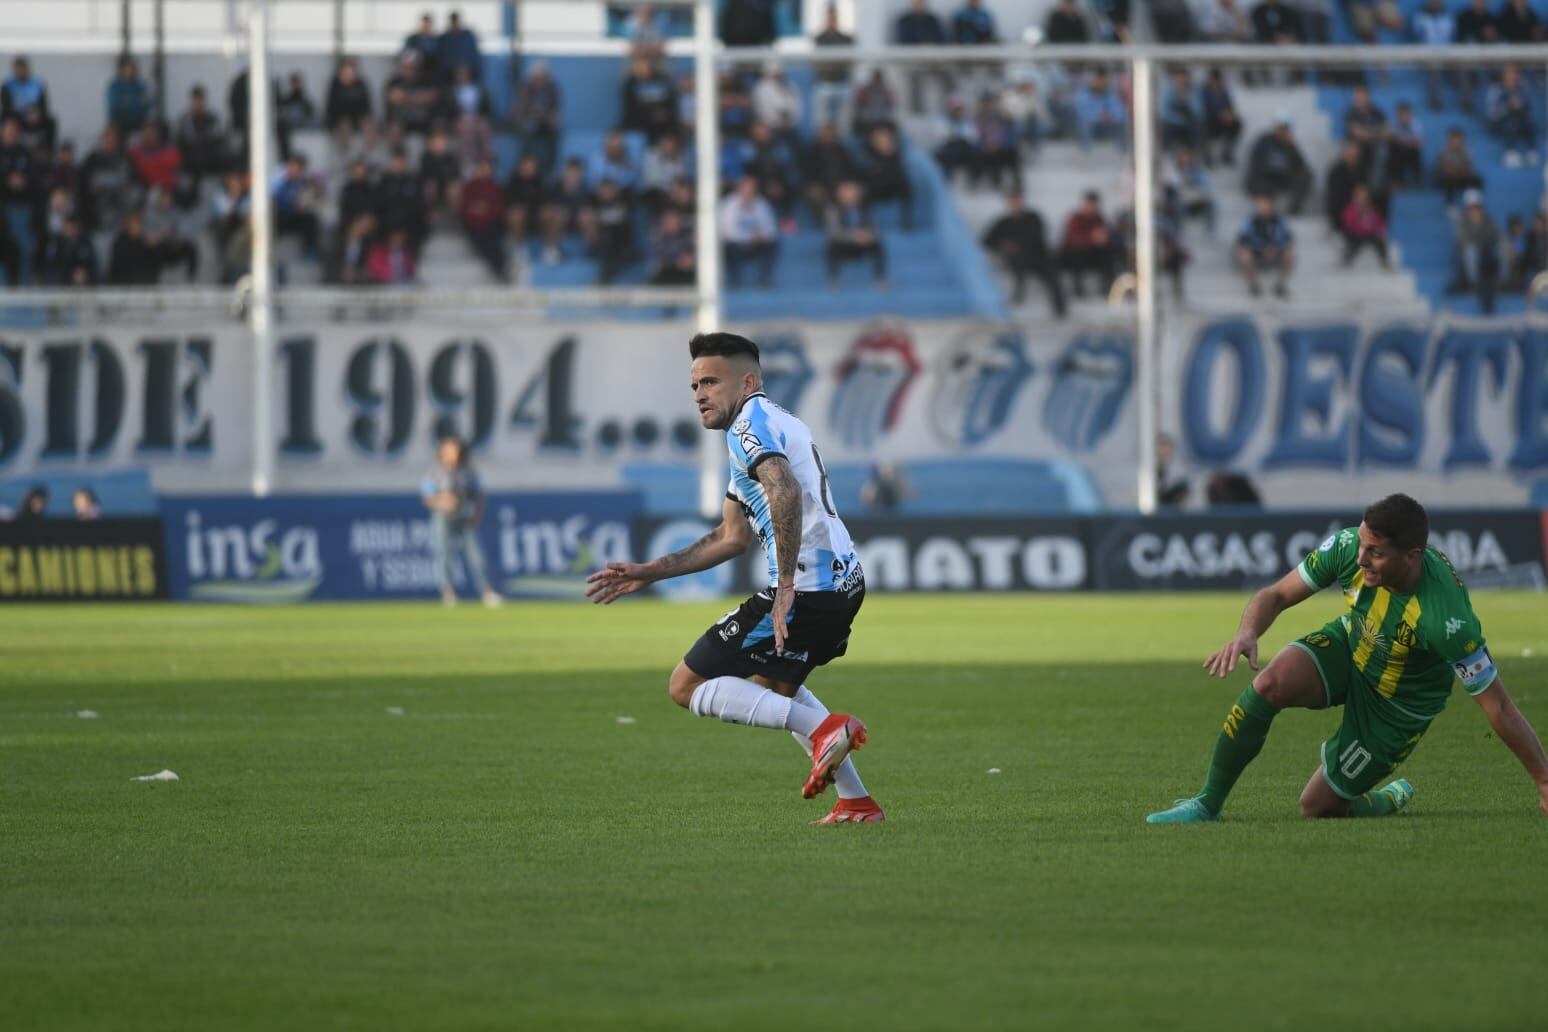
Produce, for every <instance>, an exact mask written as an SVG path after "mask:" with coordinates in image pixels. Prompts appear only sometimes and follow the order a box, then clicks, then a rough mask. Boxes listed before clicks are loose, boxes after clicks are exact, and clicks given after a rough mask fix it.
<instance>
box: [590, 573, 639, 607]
mask: <svg viewBox="0 0 1548 1032" xmlns="http://www.w3.org/2000/svg"><path fill="white" fill-rule="evenodd" d="M654 579H655V578H654V577H651V576H649V575H648V574H647V573H646V571H645V564H644V563H608V564H607V565H606V566H605V567H603V568H602V569H600V570H598V571H597V572H596V573H593V574H592V575H591V576H590V577H587V578H586V597H587V598H589V599H591V601H593V602H596V603H600V604H602V605H607V604H608V603H609V602H612V601H613V600H614V599H619V598H622V597H623V596H625V595H627V594H629V593H630V592H631V591H639V590H640V589H641V588H643V587H644V586H645V585H647V584H649V583H650V582H651V581H653V580H654Z"/></svg>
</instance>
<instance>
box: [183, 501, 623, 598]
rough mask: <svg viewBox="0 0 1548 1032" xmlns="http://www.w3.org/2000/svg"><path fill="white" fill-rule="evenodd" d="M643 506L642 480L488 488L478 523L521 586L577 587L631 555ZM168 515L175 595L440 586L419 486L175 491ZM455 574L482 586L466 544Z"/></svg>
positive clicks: (498, 568) (561, 591) (527, 594)
mask: <svg viewBox="0 0 1548 1032" xmlns="http://www.w3.org/2000/svg"><path fill="white" fill-rule="evenodd" d="M639 514H640V495H639V493H638V492H634V491H588V492H548V493H541V492H527V493H520V494H509V493H495V494H491V495H490V496H489V498H488V505H487V507H486V510H485V515H484V519H483V521H482V523H481V524H480V525H479V527H478V530H477V538H478V541H479V544H480V546H481V547H482V551H483V554H484V558H485V564H486V569H487V571H488V577H489V579H490V582H491V583H492V584H493V585H494V587H495V588H496V590H498V591H499V592H500V593H501V594H504V595H507V596H509V597H514V598H578V597H580V595H581V593H582V590H583V584H584V579H585V576H586V574H588V573H590V572H591V571H592V570H594V569H596V568H597V566H598V565H599V564H601V563H605V562H610V561H614V560H623V559H627V558H628V557H629V555H630V554H631V551H632V548H631V534H632V532H633V523H634V520H635V519H636V517H638V516H639ZM162 516H163V520H162V522H163V523H164V524H165V527H166V551H167V556H168V559H169V572H170V584H171V593H172V597H173V598H177V599H184V600H194V601H207V602H272V603H282V602H303V601H307V600H311V599H317V600H360V599H429V598H434V597H436V596H437V592H438V588H439V583H440V582H439V575H438V570H437V565H436V561H435V555H434V546H433V541H432V530H431V525H430V519H429V515H428V513H427V511H426V510H425V507H424V505H423V504H422V503H421V501H420V499H419V498H418V497H417V496H416V495H414V494H407V493H399V494H392V495H274V496H270V497H267V498H260V499H255V498H251V497H248V496H244V495H207V496H178V497H168V498H164V499H163V500H162ZM158 526H159V525H158ZM452 575H453V582H454V584H455V585H456V586H457V588H458V590H459V592H460V593H461V594H462V596H463V597H464V598H468V597H473V591H474V589H473V584H472V579H471V578H470V576H469V572H468V569H467V566H466V562H465V559H464V557H463V556H462V555H460V554H456V555H454V559H453V563H452Z"/></svg>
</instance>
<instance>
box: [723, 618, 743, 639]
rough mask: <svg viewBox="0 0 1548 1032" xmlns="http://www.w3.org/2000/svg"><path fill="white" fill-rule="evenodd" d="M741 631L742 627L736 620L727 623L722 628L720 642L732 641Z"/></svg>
mask: <svg viewBox="0 0 1548 1032" xmlns="http://www.w3.org/2000/svg"><path fill="white" fill-rule="evenodd" d="M741 629H742V625H741V624H739V623H737V622H736V621H735V620H728V621H726V623H725V624H724V625H723V626H722V627H721V628H720V640H721V641H730V640H731V639H732V638H735V637H736V636H737V634H738V633H739V632H740V631H741Z"/></svg>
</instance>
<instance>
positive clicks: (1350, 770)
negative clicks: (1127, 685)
mask: <svg viewBox="0 0 1548 1032" xmlns="http://www.w3.org/2000/svg"><path fill="white" fill-rule="evenodd" d="M1429 537H1430V521H1429V517H1428V516H1427V515H1426V514H1425V511H1424V507H1423V506H1421V505H1420V504H1419V503H1418V502H1416V501H1414V500H1413V499H1412V498H1410V497H1408V496H1407V495H1401V494H1397V495H1391V496H1389V497H1387V498H1383V499H1382V500H1381V501H1379V502H1376V503H1375V504H1373V505H1371V506H1370V507H1369V508H1367V509H1366V510H1365V514H1364V517H1363V518H1362V520H1361V523H1360V526H1359V527H1358V528H1355V527H1350V528H1348V529H1346V530H1341V531H1339V532H1338V533H1336V534H1334V535H1333V536H1332V537H1330V538H1328V539H1327V540H1326V541H1324V542H1323V543H1322V547H1321V548H1319V549H1318V550H1317V551H1315V552H1313V553H1311V554H1310V555H1308V556H1307V557H1306V558H1305V559H1304V560H1302V562H1301V565H1300V566H1299V567H1297V568H1296V569H1295V570H1294V571H1292V572H1291V573H1289V574H1287V575H1286V576H1285V577H1284V579H1282V580H1281V581H1280V582H1279V583H1277V584H1275V585H1273V586H1272V587H1268V588H1264V589H1263V590H1262V591H1260V592H1258V593H1257V594H1256V595H1254V596H1253V599H1252V601H1251V602H1249V603H1248V604H1247V610H1246V612H1244V613H1243V614H1242V623H1241V628H1240V629H1239V630H1238V631H1237V632H1236V637H1235V638H1232V639H1231V640H1230V641H1229V642H1227V643H1226V645H1225V647H1224V648H1222V649H1221V650H1220V651H1219V652H1216V653H1215V654H1214V655H1213V656H1211V657H1210V658H1209V660H1208V661H1207V662H1206V663H1205V664H1204V666H1205V668H1206V669H1208V670H1209V672H1210V673H1211V674H1213V675H1216V676H1219V677H1225V676H1226V675H1227V674H1229V673H1230V672H1231V671H1232V670H1234V669H1236V663H1237V660H1238V659H1239V658H1240V657H1242V656H1246V657H1247V662H1248V663H1249V664H1250V665H1251V667H1252V669H1254V670H1257V669H1258V637H1259V635H1261V634H1262V633H1263V632H1264V631H1266V630H1267V629H1268V627H1269V625H1270V624H1272V623H1273V622H1274V618H1275V617H1276V616H1278V615H1279V614H1280V613H1281V612H1283V611H1284V610H1286V609H1288V608H1290V607H1291V606H1293V605H1297V604H1299V603H1301V602H1304V601H1306V600H1307V599H1308V598H1310V597H1311V596H1312V595H1313V594H1315V593H1316V592H1318V591H1321V590H1322V589H1323V588H1326V587H1329V586H1331V585H1333V584H1337V585H1338V587H1339V590H1340V591H1342V592H1343V595H1344V600H1345V602H1346V603H1347V604H1348V612H1346V613H1345V614H1344V615H1343V616H1340V617H1339V618H1338V619H1337V620H1334V621H1333V622H1332V623H1329V624H1327V625H1326V626H1324V627H1323V628H1322V629H1321V630H1320V631H1314V632H1312V633H1311V634H1308V635H1306V636H1304V637H1302V638H1300V639H1299V640H1297V641H1293V642H1291V643H1290V644H1289V645H1288V646H1286V648H1285V649H1284V650H1283V651H1282V652H1280V654H1279V655H1278V656H1276V657H1274V661H1273V662H1272V663H1270V664H1269V665H1268V668H1267V669H1265V670H1264V671H1263V672H1262V673H1260V674H1259V675H1258V676H1257V677H1256V678H1255V679H1254V680H1253V682H1252V684H1251V685H1249V686H1248V687H1247V688H1246V689H1245V690H1244V691H1243V692H1242V694H1241V697H1240V698H1238V699H1237V700H1236V703H1235V705H1233V706H1232V707H1231V712H1230V713H1228V714H1226V720H1225V726H1224V727H1223V728H1222V729H1221V731H1220V737H1219V739H1218V740H1217V741H1216V742H1215V754H1214V756H1213V758H1212V759H1211V760H1210V763H1209V774H1208V776H1207V778H1206V779H1205V782H1204V790H1203V791H1202V792H1200V793H1199V794H1198V795H1197V796H1194V797H1193V798H1191V799H1183V800H1179V801H1178V802H1177V803H1176V804H1175V805H1174V806H1173V807H1172V808H1171V809H1170V810H1163V811H1161V812H1160V813H1153V814H1151V815H1150V816H1149V817H1148V818H1146V820H1147V821H1148V822H1149V823H1151V824H1188V823H1195V822H1199V821H1213V820H1218V819H1219V816H1220V810H1221V808H1222V807H1223V806H1225V801H1226V796H1227V795H1228V794H1230V791H1231V788H1232V786H1233V785H1235V784H1236V779H1237V778H1238V777H1240V776H1241V773H1242V771H1243V770H1245V769H1246V767H1247V764H1249V763H1251V762H1252V760H1253V757H1255V756H1257V755H1258V751H1259V750H1260V749H1262V748H1263V741H1264V739H1266V738H1267V737H1268V732H1269V725H1270V724H1271V723H1272V722H1273V720H1274V717H1275V716H1277V715H1278V714H1279V711H1280V710H1282V709H1284V708H1285V707H1287V706H1299V707H1304V708H1306V709H1322V708H1324V707H1327V706H1342V707H1344V719H1343V722H1342V723H1341V724H1340V725H1339V729H1338V732H1337V733H1336V734H1335V735H1334V736H1333V737H1332V738H1330V739H1328V740H1327V741H1326V742H1324V743H1323V745H1322V765H1321V766H1320V767H1319V768H1318V769H1317V771H1316V773H1314V774H1313V775H1312V776H1311V780H1310V781H1308V782H1307V783H1306V788H1305V790H1304V791H1303V792H1302V793H1301V815H1302V816H1304V817H1385V816H1387V815H1388V814H1393V813H1396V812H1397V811H1399V810H1401V809H1402V808H1403V807H1404V806H1406V805H1407V804H1408V801H1409V800H1410V799H1411V798H1413V793H1414V790H1413V786H1412V785H1410V784H1409V783H1408V782H1407V781H1405V780H1403V779H1401V778H1400V779H1398V780H1395V781H1392V782H1389V783H1388V784H1386V785H1383V786H1382V787H1381V788H1377V787H1376V786H1377V784H1379V783H1380V782H1381V781H1382V779H1384V778H1386V777H1387V775H1389V774H1391V773H1392V772H1393V771H1394V770H1395V769H1397V766H1398V764H1400V763H1402V762H1403V761H1404V760H1405V759H1407V758H1408V754H1409V753H1411V752H1413V751H1414V746H1415V745H1417V744H1419V739H1420V738H1422V737H1424V732H1425V730H1426V729H1428V728H1429V726H1430V722H1431V721H1432V720H1434V719H1435V718H1436V716H1438V715H1439V714H1440V711H1441V710H1443V709H1445V708H1446V698H1447V696H1449V695H1450V694H1451V682H1452V679H1453V677H1454V676H1455V677H1457V678H1460V679H1461V681H1462V687H1463V688H1465V689H1466V690H1467V693H1468V694H1469V695H1471V696H1472V697H1473V699H1474V701H1475V702H1477V703H1478V705H1479V706H1481V707H1482V708H1483V711H1484V713H1485V715H1486V716H1487V717H1488V719H1489V726H1490V727H1492V728H1493V729H1494V733H1495V734H1496V735H1498V736H1499V738H1500V741H1502V742H1504V743H1505V744H1506V745H1508V746H1509V747H1510V750H1511V752H1513V753H1515V754H1516V756H1517V758H1518V759H1520V760H1521V765H1522V766H1524V767H1525V768H1526V770H1527V773H1528V774H1530V775H1531V776H1532V780H1533V781H1535V782H1536V783H1537V789H1538V792H1539V794H1540V795H1541V797H1542V799H1541V805H1542V809H1543V812H1544V813H1548V758H1545V757H1544V755H1543V746H1542V743H1541V742H1539V741H1538V738H1537V734H1536V733H1535V732H1534V731H1533V730H1532V726H1531V725H1530V724H1529V723H1527V720H1526V718H1525V717H1524V716H1522V715H1521V711H1520V710H1518V709H1517V708H1516V704H1515V703H1514V702H1513V701H1511V697H1510V695H1509V694H1508V693H1506V691H1505V685H1504V684H1502V683H1501V681H1500V676H1499V673H1498V672H1497V671H1496V670H1495V668H1494V660H1493V659H1491V658H1490V656H1489V650H1488V649H1487V648H1485V646H1484V636H1483V629H1482V627H1481V626H1480V625H1479V623H1478V617H1477V616H1475V615H1474V614H1473V604H1472V601H1471V600H1470V599H1469V598H1468V594H1467V588H1466V586H1464V585H1463V583H1462V578H1460V577H1458V576H1457V571H1456V570H1455V569H1453V568H1452V565H1451V561H1450V560H1448V559H1447V558H1446V556H1445V555H1444V554H1443V553H1441V552H1439V551H1437V550H1436V549H1434V548H1429V547H1427V546H1426V544H1425V543H1426V542H1427V541H1428V540H1429Z"/></svg>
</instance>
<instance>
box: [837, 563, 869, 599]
mask: <svg viewBox="0 0 1548 1032" xmlns="http://www.w3.org/2000/svg"><path fill="white" fill-rule="evenodd" d="M833 576H834V577H835V578H836V579H837V583H836V586H835V588H834V590H835V591H842V592H843V593H844V594H846V595H853V594H854V593H855V592H857V591H859V590H860V589H861V588H862V587H864V586H865V573H864V572H863V571H862V570H861V569H860V564H859V563H858V562H852V563H850V566H849V570H848V572H845V570H844V564H843V562H841V561H840V560H838V559H835V560H833Z"/></svg>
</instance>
